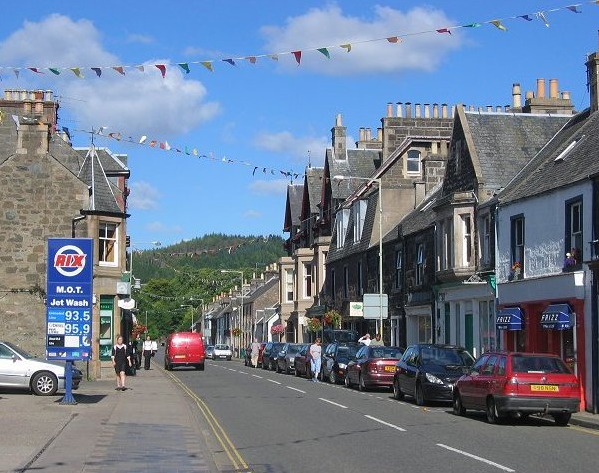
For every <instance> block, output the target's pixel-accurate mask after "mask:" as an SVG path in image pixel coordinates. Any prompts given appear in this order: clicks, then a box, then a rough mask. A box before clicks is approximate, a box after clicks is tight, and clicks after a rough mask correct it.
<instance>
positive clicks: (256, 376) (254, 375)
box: [252, 374, 264, 379]
mask: <svg viewBox="0 0 599 473" xmlns="http://www.w3.org/2000/svg"><path fill="white" fill-rule="evenodd" d="M252 376H253V377H254V378H259V379H264V378H262V376H258V375H257V374H253V375H252Z"/></svg>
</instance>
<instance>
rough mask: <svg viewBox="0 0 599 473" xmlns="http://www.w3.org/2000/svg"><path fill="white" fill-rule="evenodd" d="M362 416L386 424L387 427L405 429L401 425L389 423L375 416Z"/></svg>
mask: <svg viewBox="0 0 599 473" xmlns="http://www.w3.org/2000/svg"><path fill="white" fill-rule="evenodd" d="M364 417H367V418H368V419H370V420H373V421H375V422H378V423H379V424H383V425H386V426H387V427H391V428H392V429H395V430H399V431H400V432H405V431H406V429H402V428H401V427H398V426H397V425H393V424H390V423H389V422H385V421H384V420H381V419H377V418H376V417H372V416H368V415H366V414H364Z"/></svg>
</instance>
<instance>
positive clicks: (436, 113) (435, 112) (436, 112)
mask: <svg viewBox="0 0 599 473" xmlns="http://www.w3.org/2000/svg"><path fill="white" fill-rule="evenodd" d="M433 118H439V104H438V103H434V104H433Z"/></svg>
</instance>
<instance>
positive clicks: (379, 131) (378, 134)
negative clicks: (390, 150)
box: [376, 127, 383, 143]
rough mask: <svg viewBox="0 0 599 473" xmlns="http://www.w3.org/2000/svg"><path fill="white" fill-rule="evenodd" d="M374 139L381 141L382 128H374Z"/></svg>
mask: <svg viewBox="0 0 599 473" xmlns="http://www.w3.org/2000/svg"><path fill="white" fill-rule="evenodd" d="M376 139H377V141H380V142H381V143H382V142H383V129H382V128H380V127H379V128H377V129H376Z"/></svg>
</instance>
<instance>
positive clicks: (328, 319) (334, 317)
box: [323, 309, 341, 328]
mask: <svg viewBox="0 0 599 473" xmlns="http://www.w3.org/2000/svg"><path fill="white" fill-rule="evenodd" d="M323 320H324V323H325V324H327V325H330V326H331V327H333V328H338V327H339V324H340V323H341V314H340V313H339V312H337V311H336V310H335V309H331V310H329V311H327V312H325V314H324V317H323Z"/></svg>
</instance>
